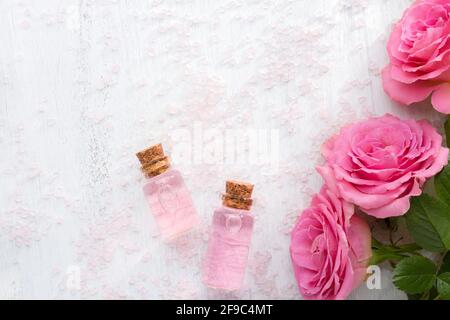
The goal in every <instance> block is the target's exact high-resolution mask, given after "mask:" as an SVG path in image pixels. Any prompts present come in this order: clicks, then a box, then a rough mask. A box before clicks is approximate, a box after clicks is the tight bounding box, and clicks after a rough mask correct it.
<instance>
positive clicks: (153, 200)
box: [137, 144, 200, 240]
mask: <svg viewBox="0 0 450 320" xmlns="http://www.w3.org/2000/svg"><path fill="white" fill-rule="evenodd" d="M137 156H138V158H139V160H140V161H141V163H142V170H143V171H144V173H145V174H146V175H147V176H148V177H149V181H148V183H147V184H146V185H145V186H144V188H143V190H144V194H145V196H146V198H147V201H148V203H149V206H150V209H151V211H152V213H153V215H154V217H155V219H156V223H157V225H158V228H159V231H160V233H161V235H162V237H163V238H164V239H166V240H172V239H175V238H177V237H178V236H180V235H182V234H184V233H186V232H188V231H189V230H191V229H192V228H194V227H196V226H197V225H198V224H199V221H200V220H199V217H198V215H197V211H196V210H195V207H194V203H193V202H192V198H191V195H190V193H189V190H188V189H187V187H186V185H185V183H184V180H183V177H182V176H181V173H180V172H179V171H178V170H175V169H172V168H171V167H170V164H169V161H168V158H167V157H166V156H165V155H164V152H163V151H162V146H161V145H160V144H159V145H156V146H153V147H150V148H148V149H146V150H144V151H142V152H140V153H138V154H137Z"/></svg>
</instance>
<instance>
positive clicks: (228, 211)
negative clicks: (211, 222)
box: [214, 206, 253, 216]
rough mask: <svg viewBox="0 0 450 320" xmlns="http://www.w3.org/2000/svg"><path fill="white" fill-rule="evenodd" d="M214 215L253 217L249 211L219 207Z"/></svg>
mask: <svg viewBox="0 0 450 320" xmlns="http://www.w3.org/2000/svg"><path fill="white" fill-rule="evenodd" d="M214 214H216V215H229V214H238V215H248V216H253V214H252V211H251V210H242V209H235V208H230V207H225V206H220V207H218V208H216V210H214Z"/></svg>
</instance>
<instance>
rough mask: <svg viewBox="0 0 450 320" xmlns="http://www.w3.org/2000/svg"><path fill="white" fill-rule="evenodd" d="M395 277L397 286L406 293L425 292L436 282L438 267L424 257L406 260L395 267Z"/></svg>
mask: <svg viewBox="0 0 450 320" xmlns="http://www.w3.org/2000/svg"><path fill="white" fill-rule="evenodd" d="M393 277H394V278H393V281H394V284H395V286H396V287H397V288H399V289H400V290H403V291H405V292H406V293H410V294H413V293H420V292H425V291H428V290H430V289H431V288H432V287H433V284H434V282H435V280H436V266H435V265H434V263H433V262H431V260H429V259H427V258H424V257H422V256H414V257H409V258H405V259H403V260H401V261H400V262H399V263H398V264H397V266H396V267H395V269H394V275H393Z"/></svg>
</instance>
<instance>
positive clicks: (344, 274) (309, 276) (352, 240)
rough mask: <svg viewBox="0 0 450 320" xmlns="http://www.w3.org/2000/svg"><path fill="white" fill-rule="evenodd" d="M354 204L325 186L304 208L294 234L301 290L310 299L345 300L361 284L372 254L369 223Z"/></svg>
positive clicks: (294, 264)
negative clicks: (359, 214) (361, 216)
mask: <svg viewBox="0 0 450 320" xmlns="http://www.w3.org/2000/svg"><path fill="white" fill-rule="evenodd" d="M353 213H354V206H353V205H351V204H350V203H348V202H346V201H344V200H342V199H339V198H338V197H337V196H336V195H335V194H334V193H333V192H332V191H331V190H330V189H328V188H327V187H323V188H322V190H321V191H320V193H319V194H316V195H315V196H314V198H313V200H312V202H311V207H310V208H308V209H306V210H305V211H303V213H302V215H301V216H300V218H299V220H298V222H297V225H296V226H295V228H294V230H293V232H292V237H291V258H292V263H293V266H294V272H295V277H296V279H297V283H298V286H299V288H300V292H301V294H302V295H303V297H304V298H305V299H309V300H342V299H345V298H346V297H347V296H348V295H349V294H350V292H351V291H352V290H353V289H354V288H356V287H357V286H359V285H360V284H361V282H362V281H363V279H364V277H365V275H366V267H367V264H368V261H369V258H370V256H371V235H370V230H369V226H368V225H367V223H366V222H365V221H364V220H362V219H361V218H359V217H358V216H356V215H353Z"/></svg>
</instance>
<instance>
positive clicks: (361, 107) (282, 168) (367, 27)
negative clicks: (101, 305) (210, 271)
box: [0, 0, 442, 299]
mask: <svg viewBox="0 0 450 320" xmlns="http://www.w3.org/2000/svg"><path fill="white" fill-rule="evenodd" d="M410 3H411V1H410V0H316V1H307V0H298V1H293V0H282V1H275V0H265V1H259V0H258V1H257V0H249V1H241V0H234V1H233V0H224V1H207V0H202V1H200V0H193V1H185V0H174V1H160V0H153V1H150V0H149V1H144V0H142V1H125V0H124V1H122V0H99V1H93V0H67V1H58V0H40V1H32V0H22V1H13V0H3V1H0V41H1V44H2V45H1V47H2V50H0V150H1V151H2V152H1V154H2V155H1V157H0V297H1V298H44V299H53V298H63V299H68V298H82V299H91V298H106V299H108V298H112V299H115V298H127V299H141V298H142V299H154V298H167V299H173V298H217V297H222V298H223V297H225V298H249V299H253V298H277V299H280V298H286V299H298V298H300V297H299V295H298V292H297V288H296V285H295V281H294V277H293V273H292V270H291V266H290V259H289V252H288V246H289V230H290V228H291V227H292V225H293V223H294V221H295V219H296V217H297V215H298V214H299V212H300V210H301V209H302V208H304V207H305V206H307V205H308V203H309V199H310V197H311V195H312V194H313V193H314V192H316V191H318V190H319V188H320V184H321V181H320V178H319V176H318V174H316V173H315V171H314V167H315V165H316V164H318V163H320V162H321V161H322V159H321V156H320V150H319V149H320V145H321V143H322V142H323V141H324V140H325V139H326V138H327V137H328V136H330V135H331V134H333V132H335V131H336V130H337V129H338V128H339V127H341V126H342V125H344V124H346V123H348V122H351V121H354V120H357V119H363V118H365V117H367V116H369V115H382V114H384V113H386V112H390V113H393V114H397V115H399V116H403V117H406V116H409V117H411V116H412V117H415V118H423V117H426V118H428V119H430V120H431V121H433V122H434V123H435V124H441V123H442V118H441V117H440V116H439V115H438V114H437V113H436V112H434V111H432V110H431V108H430V107H429V106H428V105H427V104H424V105H422V106H416V107H412V108H405V107H402V106H398V105H396V104H394V103H392V102H391V101H390V100H389V99H388V98H387V96H386V95H385V94H384V92H383V90H382V85H381V80H380V76H379V72H380V70H381V68H382V67H383V66H384V65H385V64H386V63H387V57H386V53H385V43H386V40H387V37H388V34H389V30H390V28H391V25H392V23H393V22H394V21H395V20H396V19H398V18H399V17H400V16H401V14H402V12H403V10H404V9H405V8H406V7H407V6H408V5H409V4H410ZM199 128H201V129H202V130H203V132H209V134H211V135H212V136H210V137H202V141H203V142H200V143H199V144H196V142H195V141H194V140H195V139H196V138H195V137H194V136H195V135H196V132H197V133H198V130H199ZM211 129H214V130H215V131H213V133H211V131H208V130H211ZM240 129H251V130H263V129H265V130H269V131H268V132H274V133H276V135H278V136H279V139H278V140H276V141H277V142H278V143H279V149H277V150H279V152H278V153H277V157H275V158H274V159H275V160H273V161H274V162H273V163H276V165H277V170H275V171H273V170H268V169H267V163H266V164H265V163H264V161H263V162H261V163H259V162H258V163H252V162H251V161H249V160H248V161H243V162H241V163H238V162H233V161H232V162H230V163H228V164H226V163H225V164H224V163H222V162H221V161H217V159H216V160H214V159H213V161H209V160H208V159H207V157H206V156H203V157H202V159H200V160H199V161H196V160H195V155H198V154H203V153H207V151H205V150H204V147H205V145H208V143H209V142H210V141H211V140H214V139H217V137H221V136H225V132H228V131H231V132H233V131H237V130H240ZM183 130H184V131H183ZM227 130H228V131H227ZM270 130H272V131H270ZM180 133H181V134H183V133H187V138H192V139H191V143H190V144H189V146H192V153H193V155H192V158H191V159H193V160H192V161H189V159H188V160H184V161H179V162H178V163H176V165H177V166H178V168H179V169H180V170H181V171H182V172H183V174H184V176H185V179H186V183H187V184H188V186H189V188H190V190H191V191H192V194H193V198H194V201H195V203H196V205H197V207H198V210H199V214H200V215H201V218H202V221H203V223H202V226H201V228H200V229H199V230H198V231H196V232H194V233H192V234H191V235H190V236H188V237H187V238H183V239H181V240H180V241H179V242H178V243H175V244H171V245H168V244H164V243H163V242H162V241H161V239H160V238H159V236H158V233H157V230H156V226H155V224H154V220H153V219H152V216H151V214H150V212H149V210H148V207H147V204H146V203H145V199H144V198H143V194H142V190H141V187H142V185H143V183H144V179H143V178H142V176H141V174H140V172H139V163H138V161H137V159H136V158H135V156H134V154H135V152H137V151H139V150H141V149H143V148H145V147H147V146H149V145H151V144H153V143H157V142H162V143H163V144H164V145H165V147H166V149H167V150H173V149H174V148H175V147H176V146H177V141H176V139H175V136H177V135H180ZM185 138H186V136H185ZM262 141H263V142H264V143H269V139H268V138H264V139H263V140H262ZM199 148H200V149H199ZM219 158H220V157H219ZM277 159H278V160H277ZM197 160H198V159H197ZM228 178H238V179H242V180H247V181H250V182H252V183H254V184H255V190H254V197H255V215H256V217H257V221H256V229H255V236H254V239H253V240H254V241H253V245H252V248H251V253H250V262H249V270H248V273H247V276H246V282H245V283H246V284H245V288H244V289H243V290H242V292H238V293H235V294H227V295H223V294H220V293H217V292H211V291H209V290H206V289H205V288H204V287H203V286H202V285H201V273H200V270H201V260H202V256H203V253H204V251H205V247H206V243H207V242H206V241H207V233H208V224H209V223H210V220H211V215H212V211H213V209H214V207H216V206H218V205H219V203H220V200H219V194H220V192H222V191H223V189H224V181H225V180H226V179H228ZM390 277H391V276H390V272H389V271H388V270H384V271H383V278H382V286H383V287H382V289H381V290H368V289H367V288H365V286H362V287H361V288H360V289H358V290H357V291H355V293H354V294H352V297H351V298H354V299H367V298H368V299H379V298H385V299H397V298H404V295H403V294H402V293H400V292H399V291H397V290H395V289H394V288H393V285H392V284H391V278H390Z"/></svg>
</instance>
